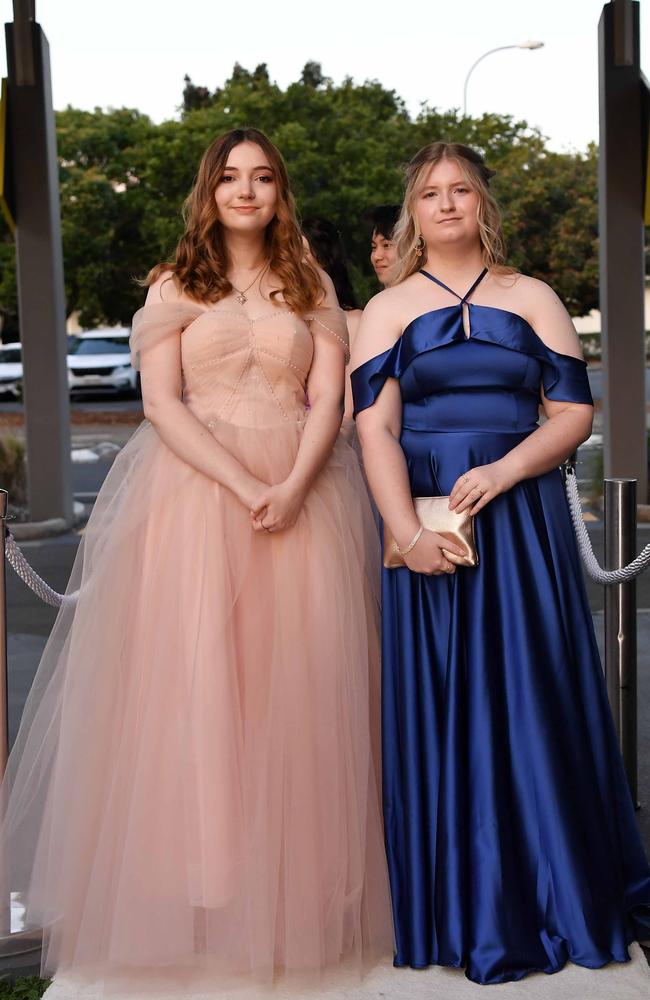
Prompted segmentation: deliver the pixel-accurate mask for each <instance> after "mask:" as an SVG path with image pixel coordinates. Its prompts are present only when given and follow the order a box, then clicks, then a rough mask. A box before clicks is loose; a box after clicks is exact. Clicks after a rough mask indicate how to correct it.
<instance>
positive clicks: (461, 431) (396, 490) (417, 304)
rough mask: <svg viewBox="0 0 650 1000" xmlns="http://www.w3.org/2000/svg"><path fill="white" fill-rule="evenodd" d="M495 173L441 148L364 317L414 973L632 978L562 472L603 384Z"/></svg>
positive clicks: (397, 824)
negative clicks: (503, 209)
mask: <svg viewBox="0 0 650 1000" xmlns="http://www.w3.org/2000/svg"><path fill="white" fill-rule="evenodd" d="M490 174H491V172H490V171H489V170H488V169H487V168H486V166H485V164H484V162H483V160H482V158H481V157H480V156H479V155H478V154H477V153H476V152H474V151H473V150H471V149H468V148H467V147H465V146H460V145H453V144H447V143H442V142H439V143H433V144H432V145H430V146H427V147H425V148H424V149H422V150H420V152H419V153H418V154H417V155H416V156H415V157H414V159H413V160H412V161H411V163H410V165H409V167H408V169H407V188H406V195H405V201H404V206H403V209H402V215H401V218H400V220H399V223H398V226H397V231H396V234H395V238H396V247H397V267H396V273H395V274H394V275H393V280H394V284H393V285H392V286H391V287H389V288H387V289H386V290H384V291H382V292H380V293H379V295H377V296H376V297H375V298H374V299H373V300H371V302H370V303H369V305H368V306H367V307H366V310H365V312H364V316H363V319H362V321H361V328H360V330H359V334H358V338H357V349H356V352H355V357H354V358H353V371H352V385H353V390H354V399H355V406H356V413H357V427H358V431H359V435H360V438H361V443H362V446H363V456H364V464H365V470H366V474H367V477H368V480H369V482H370V485H371V488H372V491H373V493H374V496H375V500H376V502H377V506H378V507H379V510H380V512H381V514H382V516H383V518H384V520H385V522H386V523H387V525H388V526H389V529H390V531H391V533H392V534H393V536H394V538H395V540H396V542H397V545H398V546H399V548H400V549H401V550H402V551H403V553H404V561H405V566H403V567H402V568H398V569H385V570H384V572H383V602H382V617H383V680H382V701H383V773H384V778H383V783H384V791H383V805H384V820H385V829H386V844H387V849H388V861H389V870H390V881H391V895H392V904H393V915H394V922H395V933H396V944H397V952H396V956H395V964H396V965H398V966H412V967H415V968H424V967H426V966H428V965H432V964H439V965H448V966H455V967H464V968H465V971H466V975H467V976H468V977H469V978H470V979H472V980H474V981H475V982H477V983H500V982H505V981H508V980H516V979H520V978H521V977H523V976H525V975H526V974H527V973H529V972H531V971H533V970H540V971H543V972H547V973H552V972H556V971H557V970H559V969H561V968H562V966H563V965H564V964H565V963H566V962H567V961H571V962H573V963H576V964H578V965H582V966H586V967H589V968H597V967H599V966H603V965H605V964H606V963H609V962H612V961H614V962H626V961H627V960H628V957H629V956H628V946H629V944H630V943H631V942H632V941H634V940H637V939H639V938H641V939H643V938H644V937H647V936H648V929H649V928H650V869H649V867H648V863H647V860H646V857H645V855H644V851H643V848H642V844H641V840H640V837H639V833H638V830H637V826H636V821H635V816H634V809H633V804H632V801H631V797H630V793H629V789H628V785H627V782H626V778H625V774H624V771H623V767H622V762H621V757H620V753H619V748H618V743H617V738H616V734H615V731H614V726H613V723H612V718H611V715H610V710H609V705H608V702H607V693H606V688H605V682H604V677H603V673H602V669H601V665H600V662H599V657H598V651H597V647H596V642H595V638H594V631H593V626H592V620H591V615H590V612H589V605H588V603H587V599H586V595H585V589H584V584H583V579H582V574H581V567H580V561H579V557H578V553H577V548H576V543H575V538H574V534H573V529H572V525H571V521H570V518H569V512H568V506H567V503H566V498H565V495H564V491H563V486H562V479H561V475H560V472H559V470H558V466H559V464H560V463H561V462H562V460H563V459H564V458H566V457H567V456H568V455H570V454H571V453H572V452H573V451H574V450H575V448H576V447H577V446H578V445H579V444H580V442H582V441H584V440H585V438H587V437H588V435H589V433H590V429H591V421H592V405H591V394H590V391H589V384H588V381H587V374H586V367H585V364H584V362H583V361H582V360H581V357H580V348H579V344H578V339H577V337H576V334H575V331H574V330H573V327H572V324H571V322H570V320H569V317H568V315H567V313H566V310H565V309H564V307H563V306H562V304H561V303H560V301H559V300H558V298H557V296H556V295H555V294H554V292H553V291H552V290H551V289H550V288H549V287H548V286H547V285H545V284H544V283H543V282H541V281H538V280H536V279H534V278H531V277H527V276H526V275H523V274H518V273H516V272H514V271H513V270H511V269H507V268H506V267H505V266H504V265H503V247H502V239H501V226H500V220H499V212H498V207H497V205H496V202H495V200H494V197H493V195H492V193H491V191H490V187H489V178H490ZM540 403H541V405H542V407H543V410H544V412H545V415H546V418H547V419H546V420H545V422H544V423H543V424H542V425H541V426H540V425H538V414H539V405H540ZM430 496H449V497H450V500H449V503H448V506H449V507H450V508H451V509H452V510H456V511H463V510H466V511H470V512H472V513H473V514H474V515H475V524H476V540H477V547H478V555H479V560H480V562H479V565H478V566H476V567H472V568H470V567H464V566H460V567H456V566H455V565H454V564H453V563H452V562H451V561H450V560H449V559H447V557H446V555H445V551H444V549H446V550H447V551H448V552H449V551H450V550H452V551H453V548H454V547H453V546H452V545H451V544H450V543H449V542H447V541H446V540H445V539H444V538H442V537H441V536H440V535H438V534H436V533H435V532H433V531H427V530H425V531H421V527H420V524H419V523H418V519H417V517H416V514H415V511H414V505H413V503H412V497H430Z"/></svg>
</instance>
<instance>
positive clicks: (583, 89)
mask: <svg viewBox="0 0 650 1000" xmlns="http://www.w3.org/2000/svg"><path fill="white" fill-rule="evenodd" d="M602 7H603V3H602V0H538V2H537V3H533V2H531V0H491V2H489V3H486V2H485V0H446V2H441V0H428V2H427V3H425V2H423V0H412V2H411V3H409V4H404V3H396V2H392V3H389V2H386V0H376V2H374V3H370V2H368V0H327V3H318V4H312V3H308V2H305V0H301V2H300V3H298V2H295V0H294V2H290V0H273V2H270V0H247V2H245V3H244V2H241V0H240V2H238V3H233V2H232V0H231V2H229V3H226V2H224V0H188V2H186V3H182V2H178V0H175V2H172V0H128V2H127V0H110V2H104V3H100V2H98V0H36V16H37V19H38V21H39V22H40V24H41V26H42V27H43V29H44V31H45V33H46V35H47V37H48V40H49V43H50V49H51V58H52V78H53V91H54V105H55V107H56V108H57V109H58V108H63V107H65V106H66V105H68V104H71V105H73V106H74V107H77V108H85V109H92V108H94V107H96V106H98V107H102V108H107V107H123V106H125V107H132V108H138V109H139V110H140V111H143V112H145V113H146V114H148V115H150V116H151V117H152V118H153V119H154V121H156V122H159V121H163V120H164V119H167V118H173V117H176V115H177V111H176V109H177V107H178V105H179V104H180V102H181V94H182V89H183V76H184V75H185V73H188V74H189V75H190V76H191V77H192V80H193V81H194V82H195V83H196V84H201V85H203V86H207V87H209V88H210V89H211V90H213V89H214V88H215V87H217V86H219V85H221V84H222V83H223V81H224V80H225V79H226V78H227V77H228V76H229V75H230V71H231V69H232V66H233V63H235V62H236V61H237V62H240V63H241V64H242V65H243V66H245V67H246V68H248V69H253V68H254V67H255V66H256V65H257V64H258V63H261V62H266V63H267V64H268V67H269V73H270V76H271V78H272V79H274V80H275V81H276V82H277V83H278V84H280V85H281V86H285V85H286V84H287V83H290V82H291V81H294V80H296V79H298V77H299V75H300V71H301V69H302V67H303V65H304V64H305V62H306V61H307V60H313V61H316V62H320V63H321V64H322V67H323V72H324V73H325V74H326V75H327V76H330V77H332V79H333V80H334V81H335V82H339V81H341V80H342V79H343V77H344V76H347V75H349V76H352V77H353V78H354V79H355V80H356V81H359V82H360V81H363V80H365V79H376V80H379V81H380V82H381V83H382V84H383V85H384V86H386V87H388V88H389V89H394V90H396V91H397V93H398V94H400V95H401V96H402V97H403V98H404V99H405V100H406V102H407V105H408V107H409V109H410V110H411V111H412V112H415V111H417V109H418V107H419V105H420V102H422V101H425V100H426V101H428V102H429V103H430V104H432V105H434V106H436V107H438V108H439V109H441V110H447V109H449V108H453V107H457V108H459V107H462V99H463V82H464V79H465V75H466V73H467V71H468V70H469V68H470V66H471V65H472V63H473V62H474V60H475V59H477V58H478V57H479V56H480V55H481V54H482V53H483V52H485V51H486V50H488V49H491V48H494V47H496V46H500V45H510V44H516V43H518V42H523V41H528V40H529V39H534V40H539V41H543V42H544V48H543V49H539V50H537V51H532V52H531V51H527V50H518V49H513V50H511V51H506V52H498V53H496V54H494V55H491V56H489V57H488V58H487V59H485V60H484V61H483V62H482V63H481V64H480V65H479V66H478V67H477V68H476V70H475V71H474V73H473V74H472V78H471V80H470V83H469V91H468V111H469V113H470V114H474V115H477V114H481V113H482V112H494V113H497V114H503V115H512V116H513V117H515V118H516V119H520V118H524V119H526V120H527V121H528V122H529V124H531V125H535V126H538V127H539V128H540V129H541V130H542V132H543V133H544V134H545V135H546V136H548V137H549V140H550V144H551V146H552V147H553V148H555V149H558V150H570V149H578V150H582V149H584V148H585V147H586V145H587V143H588V142H590V141H592V140H596V141H597V139H598V45H597V29H598V20H599V18H600V14H601V11H602ZM0 12H1V13H2V15H3V22H6V21H9V20H11V19H12V16H13V15H12V4H11V2H10V0H0ZM641 25H642V33H641V51H642V65H643V66H644V68H645V70H646V75H650V73H649V72H648V70H649V69H650V0H642V3H641ZM1 49H2V51H1V52H0V56H1V60H0V61H1V63H2V66H1V67H0V69H1V70H2V74H3V75H4V73H5V70H6V56H5V52H4V46H1ZM249 124H254V123H253V122H251V123H249ZM432 138H435V137H433V136H432Z"/></svg>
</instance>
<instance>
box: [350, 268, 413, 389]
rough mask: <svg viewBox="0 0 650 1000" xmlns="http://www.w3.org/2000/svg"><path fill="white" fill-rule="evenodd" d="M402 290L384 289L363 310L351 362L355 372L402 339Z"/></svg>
mask: <svg viewBox="0 0 650 1000" xmlns="http://www.w3.org/2000/svg"><path fill="white" fill-rule="evenodd" d="M398 288H399V286H397V287H394V288H384V289H383V290H382V291H381V292H378V293H377V295H374V296H373V297H372V298H371V299H370V301H369V302H368V305H367V306H366V308H365V309H364V310H363V315H362V317H361V321H360V323H359V328H358V330H357V333H356V336H355V338H354V346H353V350H352V360H351V362H350V368H351V369H352V370H354V369H355V368H358V367H359V365H362V364H365V362H366V361H369V360H370V359H371V358H375V357H377V355H378V354H383V353H384V351H387V350H389V348H391V347H392V346H393V344H394V343H395V342H396V341H397V340H398V339H399V337H400V334H401V332H402V322H401V316H402V311H403V305H402V306H401V305H400V296H399V294H398Z"/></svg>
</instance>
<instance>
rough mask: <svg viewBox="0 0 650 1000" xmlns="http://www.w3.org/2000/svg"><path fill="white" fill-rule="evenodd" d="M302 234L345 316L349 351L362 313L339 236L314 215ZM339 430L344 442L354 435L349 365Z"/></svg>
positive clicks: (303, 226) (325, 221)
mask: <svg viewBox="0 0 650 1000" xmlns="http://www.w3.org/2000/svg"><path fill="white" fill-rule="evenodd" d="M302 232H303V236H304V237H305V239H306V241H307V244H308V247H309V253H310V254H311V259H312V260H313V262H315V263H317V264H318V265H319V267H321V268H322V269H323V271H325V273H326V274H328V275H329V276H330V278H331V279H332V283H333V285H334V290H335V292H336V297H337V299H338V301H339V305H340V306H341V309H343V311H344V313H345V322H346V325H347V328H348V337H349V341H350V350H352V347H353V345H354V338H355V336H356V333H357V330H358V329H359V322H360V320H361V312H362V310H361V309H359V306H358V305H357V300H356V296H355V294H354V289H353V288H352V282H351V280H350V275H349V273H348V267H347V261H346V254H345V247H344V245H343V240H342V239H341V234H340V232H339V231H338V229H337V228H336V226H335V225H334V223H333V222H330V221H329V220H328V219H322V218H320V217H318V216H313V217H311V218H307V219H303V222H302ZM342 431H343V434H344V436H345V437H346V438H347V439H348V440H350V439H351V438H352V437H353V436H355V435H354V421H353V420H352V389H351V387H350V372H349V366H348V368H346V374H345V405H344V413H343V423H342Z"/></svg>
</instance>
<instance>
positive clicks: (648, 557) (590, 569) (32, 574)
mask: <svg viewBox="0 0 650 1000" xmlns="http://www.w3.org/2000/svg"><path fill="white" fill-rule="evenodd" d="M565 485H566V493H567V499H568V501H569V510H570V512H571V520H572V521H573V527H574V530H575V533H576V538H577V541H578V549H579V551H580V555H581V557H582V561H583V562H584V564H585V568H586V570H587V573H588V574H589V576H590V577H591V578H592V580H595V581H596V583H602V584H612V583H627V582H628V581H629V580H634V579H635V577H637V576H639V574H640V573H642V572H643V570H644V569H647V567H648V566H650V543H648V545H646V546H645V548H644V549H643V551H642V552H640V553H639V555H638V556H637V557H636V559H634V560H632V562H631V563H630V564H629V565H628V566H624V567H623V568H622V569H609V570H606V569H603V568H602V567H601V566H600V565H599V563H598V560H597V559H596V556H595V555H594V550H593V547H592V544H591V539H590V538H589V534H588V532H587V528H586V526H585V522H584V518H583V515H582V505H581V503H580V494H579V492H578V481H577V478H576V474H575V469H574V468H573V467H572V466H570V465H569V466H568V468H567V472H566V476H565ZM5 555H6V557H7V562H8V563H9V565H10V566H11V568H12V569H13V570H14V572H15V573H16V574H17V576H19V577H20V579H21V580H22V581H23V583H25V584H26V585H27V586H28V587H29V589H30V590H32V591H33V592H34V593H35V594H36V596H37V597H40V599H41V600H42V601H43V602H44V603H45V604H49V605H50V606H51V607H53V608H60V607H61V605H62V604H71V605H74V604H75V603H76V601H77V598H78V596H79V591H78V590H77V591H75V592H74V593H73V594H59V593H58V591H56V590H54V588H53V587H50V585H49V584H48V583H46V582H45V580H44V579H43V578H42V577H40V576H39V575H38V573H37V572H36V571H35V570H34V569H33V568H32V567H31V566H30V564H29V563H28V561H27V559H26V558H25V556H24V555H23V553H22V551H21V550H20V548H19V547H18V545H17V544H16V540H15V538H14V537H13V535H12V534H11V532H9V531H7V535H6V538H5Z"/></svg>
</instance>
